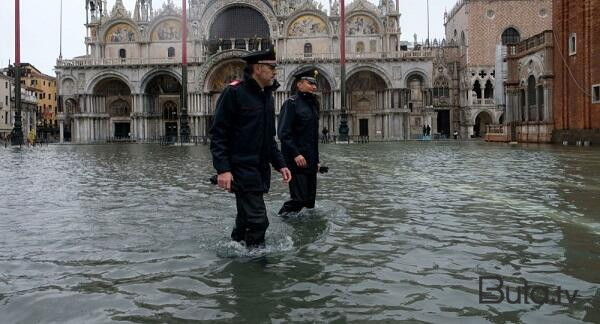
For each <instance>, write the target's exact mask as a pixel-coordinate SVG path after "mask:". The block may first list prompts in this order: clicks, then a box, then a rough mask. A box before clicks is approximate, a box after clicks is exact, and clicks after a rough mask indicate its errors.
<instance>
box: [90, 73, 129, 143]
mask: <svg viewBox="0 0 600 324" xmlns="http://www.w3.org/2000/svg"><path fill="white" fill-rule="evenodd" d="M92 101H94V102H100V103H101V105H100V107H97V106H96V107H92V108H91V109H92V110H94V109H97V108H100V111H91V112H103V113H105V114H108V116H109V118H108V120H107V122H108V129H105V132H107V134H104V135H105V137H107V138H114V139H124V138H129V137H130V133H131V111H132V109H131V107H133V97H132V96H131V89H130V88H129V86H128V85H127V84H126V83H125V82H123V81H122V80H121V79H119V78H115V77H109V78H106V79H103V80H101V81H99V82H98V83H97V84H96V85H95V86H94V89H93V98H92ZM105 122H106V120H105Z"/></svg>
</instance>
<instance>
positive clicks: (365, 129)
mask: <svg viewBox="0 0 600 324" xmlns="http://www.w3.org/2000/svg"><path fill="white" fill-rule="evenodd" d="M358 123H359V135H360V136H369V120H368V119H359V120H358Z"/></svg>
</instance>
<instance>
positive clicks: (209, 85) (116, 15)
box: [56, 0, 462, 143]
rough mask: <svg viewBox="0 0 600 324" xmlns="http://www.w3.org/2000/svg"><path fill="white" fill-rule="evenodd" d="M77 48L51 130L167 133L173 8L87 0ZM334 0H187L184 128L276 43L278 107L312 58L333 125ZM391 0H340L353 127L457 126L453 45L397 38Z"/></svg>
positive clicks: (407, 134)
mask: <svg viewBox="0 0 600 324" xmlns="http://www.w3.org/2000/svg"><path fill="white" fill-rule="evenodd" d="M86 8H87V24H86V26H87V37H86V39H85V44H86V52H87V53H86V55H84V56H81V57H76V58H73V59H69V60H62V59H59V60H58V62H57V67H56V71H57V76H58V80H59V81H58V82H59V95H60V104H59V121H60V129H61V138H64V140H66V141H72V142H77V143H94V142H104V141H108V140H111V139H114V138H129V139H131V140H133V141H137V142H148V141H156V140H157V139H159V138H161V137H162V136H165V135H176V134H177V132H178V129H179V120H180V118H179V116H180V112H181V100H180V93H181V89H182V85H181V82H182V81H181V80H182V77H181V43H182V42H181V35H182V33H181V15H182V12H181V9H180V8H178V7H176V6H175V5H174V4H173V3H172V1H168V2H167V3H166V4H164V5H162V7H161V8H158V9H157V10H155V9H153V8H152V1H151V0H137V2H136V5H135V8H134V10H133V12H129V11H128V10H126V8H125V7H124V5H123V3H122V1H121V0H117V1H116V4H115V6H114V7H113V8H112V9H111V10H108V8H107V4H106V0H91V1H87V2H86ZM339 11H340V9H339V3H338V1H337V0H334V1H333V3H331V1H330V8H329V10H327V11H326V10H325V9H324V8H322V6H321V5H320V4H318V3H316V2H314V1H312V0H189V9H188V21H187V23H188V31H189V32H188V41H187V48H188V50H187V52H188V62H189V67H188V87H187V88H188V92H189V93H188V105H189V107H188V114H189V124H190V129H191V135H192V136H199V137H202V136H206V134H207V131H208V128H209V127H210V124H211V120H212V115H213V114H214V109H215V105H216V102H217V98H218V96H219V94H220V92H221V91H222V90H223V89H224V87H225V86H226V85H227V84H228V83H230V82H231V81H232V80H235V79H240V78H241V77H242V69H243V61H242V60H241V59H240V57H241V56H242V55H245V54H246V53H247V52H248V51H254V50H261V49H266V48H267V47H275V49H276V52H277V59H278V62H279V65H278V75H277V78H278V80H279V83H280V84H281V87H280V88H279V90H278V91H277V93H276V109H277V110H278V109H279V108H280V106H281V104H282V103H283V102H284V100H285V99H286V98H287V97H288V96H290V95H291V94H292V91H293V89H292V88H293V75H294V74H296V73H297V72H299V71H304V70H309V69H310V70H317V71H318V72H319V74H318V82H319V95H320V100H321V106H322V108H321V118H320V123H321V124H322V125H321V128H322V127H326V128H328V130H329V133H330V134H332V135H335V134H337V133H338V127H339V122H340V114H341V104H340V103H341V100H340V96H341V92H340V84H341V80H340V65H339V47H340V46H339V38H338V32H339V31H338V28H339V24H340V17H339ZM399 11H400V10H399V5H398V3H397V2H394V0H380V3H379V5H378V6H377V5H374V4H372V3H371V2H369V1H367V0H354V1H353V2H351V3H349V4H348V5H347V6H346V21H345V24H346V34H347V38H346V45H345V46H346V57H347V65H346V95H347V100H346V102H347V109H348V126H349V128H350V135H352V136H369V138H370V139H371V140H401V139H413V138H417V137H418V136H419V135H420V134H422V129H423V126H425V125H430V126H431V128H432V133H433V134H440V135H441V134H444V135H448V134H451V133H452V132H454V130H458V131H461V132H462V130H461V123H460V116H461V113H460V111H459V110H460V109H459V108H458V106H457V104H456V103H455V102H456V101H457V100H458V99H457V98H458V97H459V96H458V79H459V78H458V66H457V63H452V62H456V61H457V60H458V59H457V58H456V56H458V55H459V54H458V51H457V47H455V46H453V45H447V44H445V42H443V43H439V44H438V42H437V41H435V42H432V44H431V46H429V42H427V43H426V44H418V43H417V42H416V35H415V42H414V43H410V44H409V43H407V42H400V35H401V31H400V27H399V20H400V13H399Z"/></svg>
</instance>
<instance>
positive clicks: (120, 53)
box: [119, 48, 127, 59]
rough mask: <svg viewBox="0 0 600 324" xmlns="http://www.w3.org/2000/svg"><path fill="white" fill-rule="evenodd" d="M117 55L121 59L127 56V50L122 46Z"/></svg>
mask: <svg viewBox="0 0 600 324" xmlns="http://www.w3.org/2000/svg"><path fill="white" fill-rule="evenodd" d="M119 57H120V58H122V59H124V58H127V51H126V50H125V49H124V48H121V49H120V50H119Z"/></svg>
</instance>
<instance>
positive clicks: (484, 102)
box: [473, 99, 496, 106]
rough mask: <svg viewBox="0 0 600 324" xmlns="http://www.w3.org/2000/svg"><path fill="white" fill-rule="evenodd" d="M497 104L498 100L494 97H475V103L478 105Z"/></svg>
mask: <svg viewBox="0 0 600 324" xmlns="http://www.w3.org/2000/svg"><path fill="white" fill-rule="evenodd" d="M495 104H496V102H495V100H494V99H473V105H477V106H484V105H485V106H490V105H495Z"/></svg>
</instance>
